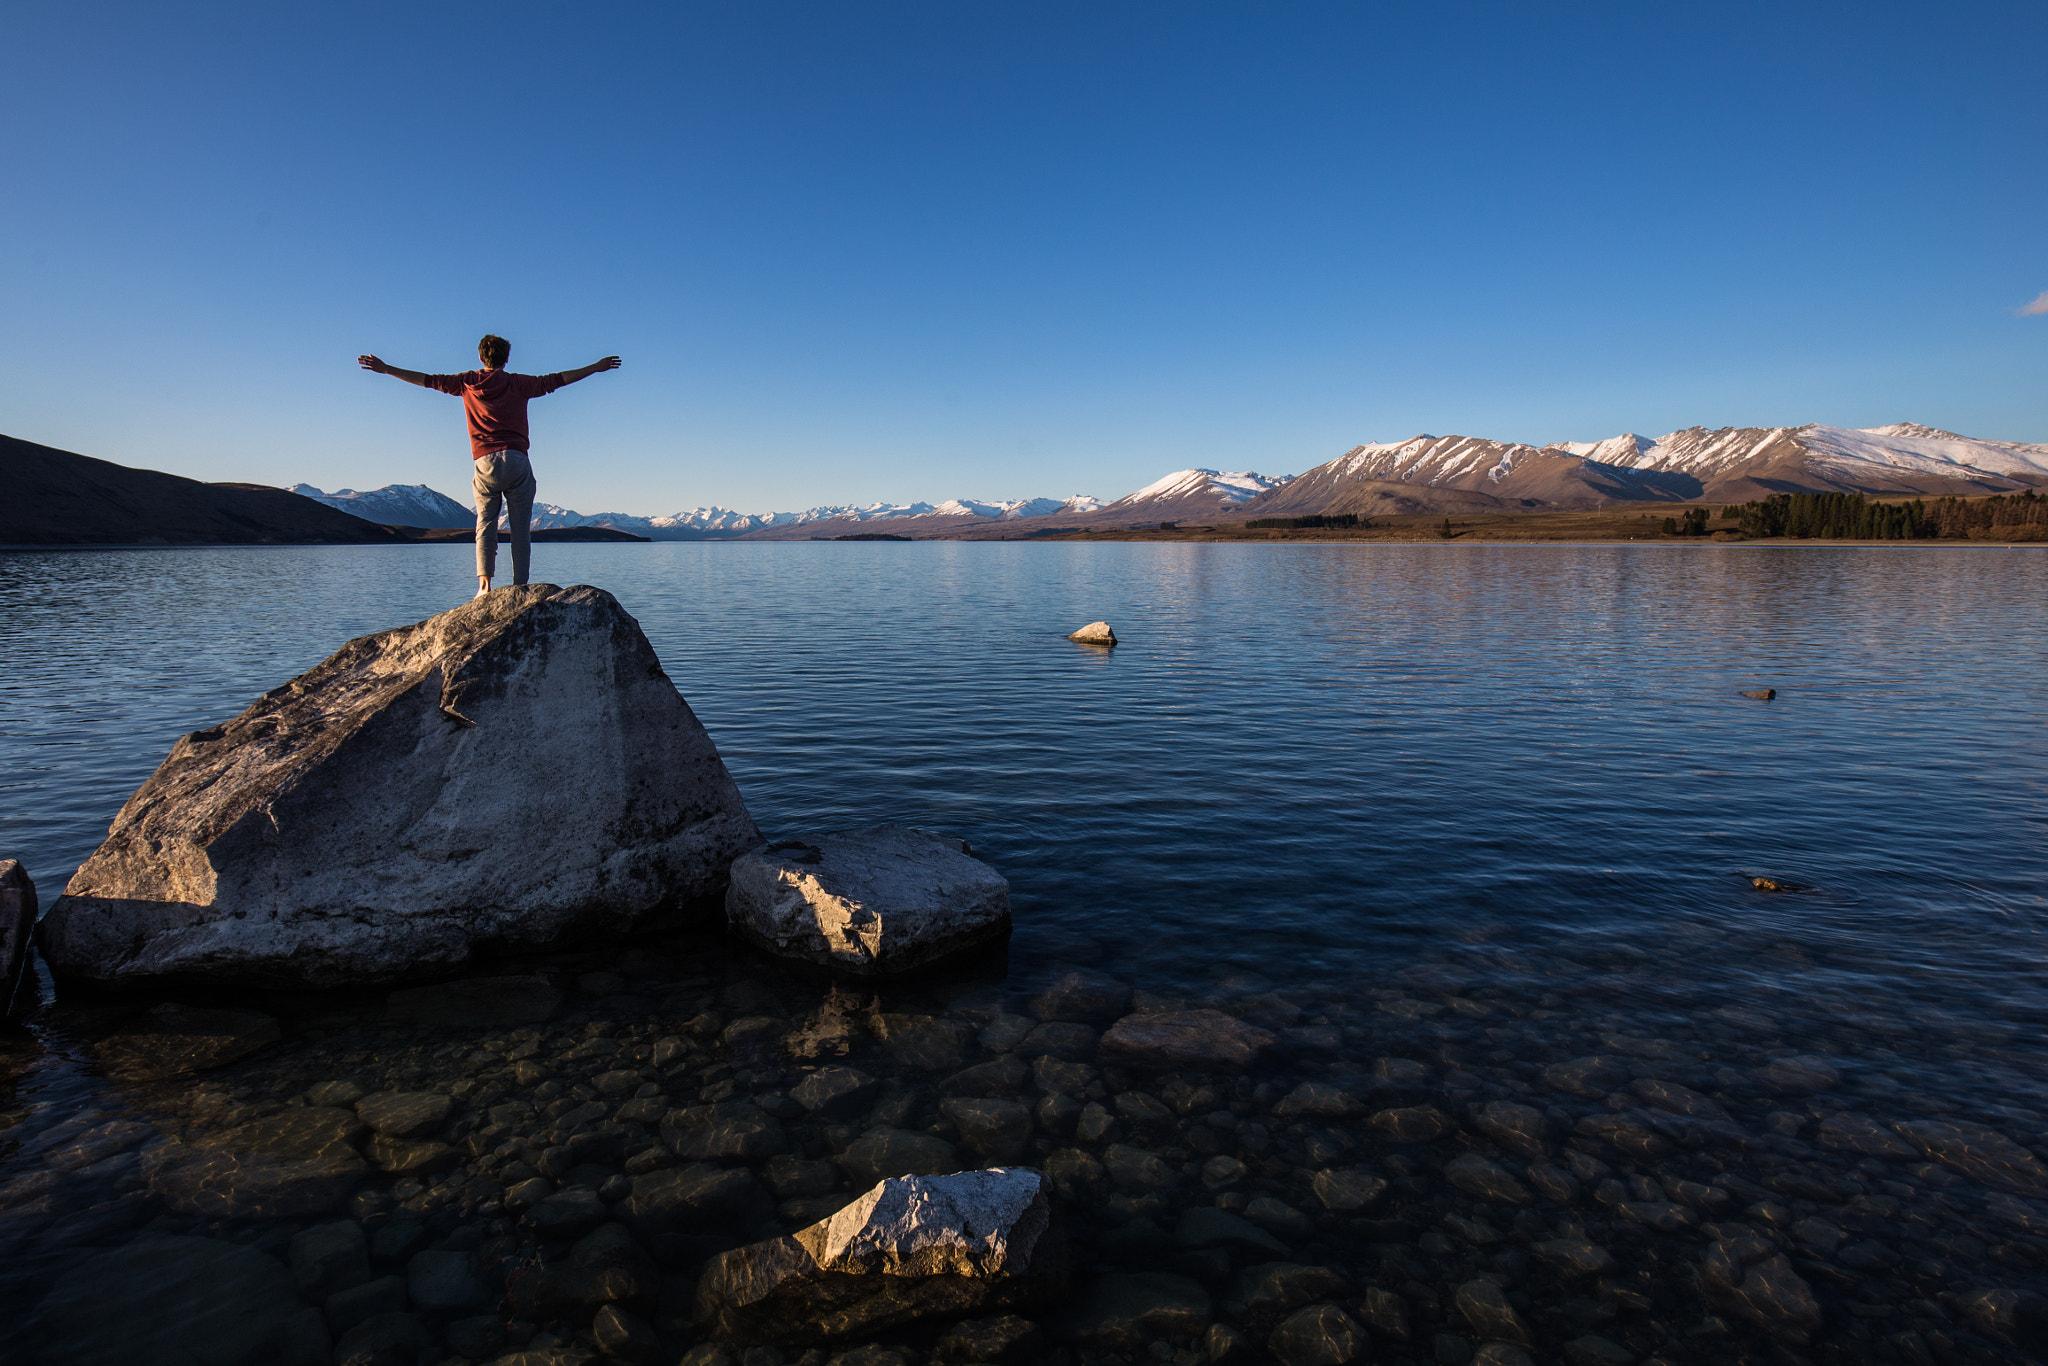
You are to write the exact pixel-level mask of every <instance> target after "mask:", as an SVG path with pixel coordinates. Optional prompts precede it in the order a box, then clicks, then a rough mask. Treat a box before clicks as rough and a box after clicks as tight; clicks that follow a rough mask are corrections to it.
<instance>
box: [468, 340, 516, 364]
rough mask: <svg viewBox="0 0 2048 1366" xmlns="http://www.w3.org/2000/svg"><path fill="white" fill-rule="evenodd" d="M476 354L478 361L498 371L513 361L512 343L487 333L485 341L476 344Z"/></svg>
mask: <svg viewBox="0 0 2048 1366" xmlns="http://www.w3.org/2000/svg"><path fill="white" fill-rule="evenodd" d="M476 354H477V359H478V360H481V361H482V362H483V363H484V364H485V365H487V366H489V367H490V368H491V369H493V370H496V369H498V368H499V367H500V366H502V365H504V363H505V362H506V361H508V360H511V359H512V343H511V342H508V341H506V340H505V339H504V338H503V337H494V336H492V335H491V334H490V333H488V332H486V333H484V339H483V340H482V341H480V342H478V343H477V344H476Z"/></svg>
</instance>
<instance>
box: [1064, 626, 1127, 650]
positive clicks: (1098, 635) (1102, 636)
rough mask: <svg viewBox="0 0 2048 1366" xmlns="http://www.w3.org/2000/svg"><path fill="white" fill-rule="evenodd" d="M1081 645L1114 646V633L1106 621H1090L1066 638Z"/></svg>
mask: <svg viewBox="0 0 2048 1366" xmlns="http://www.w3.org/2000/svg"><path fill="white" fill-rule="evenodd" d="M1067 639H1068V640H1074V641H1079V642H1080V643H1081V644H1083V645H1115V644H1116V632H1114V631H1112V630H1110V629H1109V623H1108V622H1106V621H1091V622H1089V623H1088V624H1087V625H1086V626H1083V627H1082V628H1081V629H1080V630H1078V631H1075V632H1073V633H1072V634H1071V635H1069V636H1068V637H1067Z"/></svg>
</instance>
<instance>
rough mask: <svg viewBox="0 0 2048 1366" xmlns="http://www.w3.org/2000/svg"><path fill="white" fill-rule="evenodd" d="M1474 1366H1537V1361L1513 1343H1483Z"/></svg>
mask: <svg viewBox="0 0 2048 1366" xmlns="http://www.w3.org/2000/svg"><path fill="white" fill-rule="evenodd" d="M1472 1366H1536V1359H1535V1358H1534V1357H1532V1356H1530V1355H1529V1354H1528V1353H1527V1352H1525V1351H1523V1350H1522V1349H1521V1348H1519V1347H1517V1346H1515V1344H1514V1343H1512V1342H1482V1343H1480V1344H1479V1350H1478V1351H1476V1352H1474V1353H1473V1354H1472Z"/></svg>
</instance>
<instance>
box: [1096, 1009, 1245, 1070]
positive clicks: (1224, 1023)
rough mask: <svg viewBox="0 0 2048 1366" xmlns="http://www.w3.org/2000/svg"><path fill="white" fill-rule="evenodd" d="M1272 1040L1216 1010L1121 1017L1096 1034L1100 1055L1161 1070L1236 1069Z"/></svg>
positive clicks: (1162, 1012)
mask: <svg viewBox="0 0 2048 1366" xmlns="http://www.w3.org/2000/svg"><path fill="white" fill-rule="evenodd" d="M1277 1042H1278V1040H1277V1038H1276V1037H1275V1036H1274V1035H1273V1034H1272V1033H1271V1032H1270V1031H1268V1030H1264V1029H1261V1028H1259V1027H1258V1026H1257V1025H1250V1024H1246V1023H1245V1022H1244V1021H1242V1020H1237V1019H1233V1018H1232V1017H1230V1016H1228V1015H1225V1014H1224V1013H1223V1012H1222V1011H1220V1010H1206V1009H1204V1010H1172V1011H1161V1012H1159V1013H1157V1014H1151V1015H1126V1016H1124V1017H1123V1018H1122V1019H1120V1020H1118V1021H1117V1022H1116V1023H1115V1024H1114V1025H1111V1026H1110V1028H1109V1029H1108V1031H1107V1032H1105V1033H1104V1034H1103V1036H1102V1046H1101V1050H1100V1052H1101V1056H1103V1057H1104V1058H1114V1059H1116V1060H1117V1061H1120V1062H1123V1063H1126V1064H1128V1065H1131V1066H1136V1067H1149V1068H1159V1069H1162V1070H1166V1069H1175V1068H1187V1069H1191V1070H1201V1071H1236V1070H1241V1069H1243V1068H1245V1067H1248V1066H1250V1065H1251V1064H1252V1063H1254V1062H1256V1061H1257V1060H1258V1059H1259V1058H1260V1057H1261V1056H1262V1055H1263V1054H1264V1053H1266V1051H1267V1050H1269V1049H1271V1048H1272V1047H1273V1046H1274V1044H1275V1043H1277Z"/></svg>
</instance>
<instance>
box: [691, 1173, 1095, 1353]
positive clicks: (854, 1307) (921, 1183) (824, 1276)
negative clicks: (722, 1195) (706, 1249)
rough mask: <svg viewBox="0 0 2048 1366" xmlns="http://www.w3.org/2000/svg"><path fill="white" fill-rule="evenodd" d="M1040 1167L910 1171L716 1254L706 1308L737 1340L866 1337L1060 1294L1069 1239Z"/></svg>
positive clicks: (703, 1297)
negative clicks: (789, 1227)
mask: <svg viewBox="0 0 2048 1366" xmlns="http://www.w3.org/2000/svg"><path fill="white" fill-rule="evenodd" d="M1049 1197H1050V1187H1048V1185H1047V1184H1046V1181H1045V1178H1044V1177H1043V1176H1041V1175H1040V1174H1039V1173H1038V1172H1037V1171H1034V1170H1032V1169H1031V1168H1029V1167H992V1168H989V1169H987V1170H984V1171H971V1172H958V1173H955V1174H953V1175H950V1176H906V1177H896V1178H892V1179H890V1180H886V1181H883V1182H881V1183H879V1184H878V1185H876V1186H875V1187H874V1188H873V1189H871V1190H869V1191H868V1192H867V1194H865V1195H863V1196H861V1197H860V1198H858V1199H856V1200H855V1201H853V1203H851V1204H849V1205H847V1206H846V1207H845V1208H843V1209H841V1210H840V1211H839V1212H838V1213H837V1214H834V1215H832V1216H830V1217H829V1218H826V1219H822V1220H820V1221H818V1222H817V1223H815V1224H812V1225H810V1226H809V1227H808V1228H804V1229H799V1230H798V1231H797V1232H796V1233H794V1234H791V1235H789V1236H788V1237H783V1238H773V1239H770V1240H768V1241H767V1242H761V1243H754V1244H752V1245H750V1246H747V1247H743V1248H738V1249H735V1250H734V1251H731V1252H725V1253H721V1254H719V1255H718V1256H716V1257H714V1258H712V1259H711V1262H710V1264H709V1265H707V1266H706V1267H705V1269H704V1276H703V1279H702V1280H700V1281H699V1282H698V1285H697V1317H698V1320H699V1321H700V1323H702V1324H704V1325H705V1326H707V1327H708V1328H709V1329H710V1330H711V1331H712V1332H713V1333H714V1334H715V1335H716V1336H717V1337H719V1338H720V1339H722V1340H724V1341H727V1342H732V1343H737V1344H753V1343H814V1342H829V1341H834V1340H840V1339H847V1338H858V1337H862V1336H866V1335H869V1334H873V1333H876V1332H879V1331H881V1330H883V1329H885V1328H890V1327H893V1326H895V1325H897V1324H902V1323H909V1322H913V1321H915V1320H918V1319H924V1318H932V1317H941V1316H944V1317H966V1316H971V1315H976V1314H982V1313H986V1312H988V1311H991V1310H997V1309H1017V1308H1024V1307H1028V1306H1033V1305H1044V1304H1051V1303H1055V1302H1057V1301H1058V1300H1059V1299H1060V1298H1061V1297H1062V1296H1063V1295H1064V1294H1065V1292H1066V1283H1067V1262H1066V1254H1065V1247H1064V1244H1063V1242H1062V1240H1061V1239H1060V1237H1059V1235H1058V1231H1057V1230H1056V1229H1055V1228H1053V1226H1052V1222H1051V1221H1052V1206H1051V1204H1050V1200H1049Z"/></svg>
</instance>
